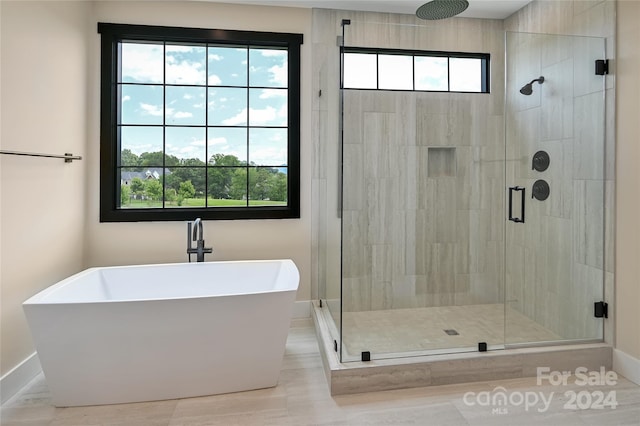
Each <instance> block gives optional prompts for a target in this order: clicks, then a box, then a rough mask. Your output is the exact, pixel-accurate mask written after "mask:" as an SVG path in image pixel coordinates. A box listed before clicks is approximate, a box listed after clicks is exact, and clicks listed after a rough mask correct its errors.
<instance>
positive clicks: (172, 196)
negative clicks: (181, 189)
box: [164, 188, 178, 203]
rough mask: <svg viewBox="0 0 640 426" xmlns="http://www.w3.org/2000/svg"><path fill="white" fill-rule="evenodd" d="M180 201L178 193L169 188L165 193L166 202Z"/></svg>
mask: <svg viewBox="0 0 640 426" xmlns="http://www.w3.org/2000/svg"><path fill="white" fill-rule="evenodd" d="M177 200H178V193H177V192H176V190H175V189H173V188H167V189H165V191H164V201H166V202H169V203H173V202H174V201H177Z"/></svg>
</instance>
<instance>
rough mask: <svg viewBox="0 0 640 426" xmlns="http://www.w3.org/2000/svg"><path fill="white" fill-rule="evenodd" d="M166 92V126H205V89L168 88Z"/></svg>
mask: <svg viewBox="0 0 640 426" xmlns="http://www.w3.org/2000/svg"><path fill="white" fill-rule="evenodd" d="M166 91H167V92H166V97H167V100H166V109H165V112H166V114H167V118H166V124H196V125H201V126H204V125H205V120H206V113H205V109H204V105H205V96H206V89H205V88H204V87H172V86H168V87H167V88H166Z"/></svg>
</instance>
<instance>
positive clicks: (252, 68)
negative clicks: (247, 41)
mask: <svg viewBox="0 0 640 426" xmlns="http://www.w3.org/2000/svg"><path fill="white" fill-rule="evenodd" d="M288 55H289V53H288V52H287V51H286V50H275V49H249V85H250V86H251V87H256V86H257V87H287V81H288Z"/></svg>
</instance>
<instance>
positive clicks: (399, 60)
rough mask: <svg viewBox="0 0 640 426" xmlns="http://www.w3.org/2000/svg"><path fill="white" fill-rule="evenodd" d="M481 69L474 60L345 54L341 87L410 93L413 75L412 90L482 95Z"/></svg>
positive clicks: (478, 61) (479, 63)
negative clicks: (448, 85)
mask: <svg viewBox="0 0 640 426" xmlns="http://www.w3.org/2000/svg"><path fill="white" fill-rule="evenodd" d="M376 56H377V66H376ZM447 67H448V69H447ZM481 67H482V60H480V59H476V58H449V60H448V61H447V58H446V57H436V56H415V57H414V56H411V55H384V54H378V55H376V54H375V53H345V55H344V87H345V88H349V89H376V88H378V89H383V90H413V80H414V72H415V90H429V91H447V90H450V91H452V92H481V91H482V81H481V78H482V72H481ZM448 74H449V78H450V82H451V87H450V88H449V87H447V75H448Z"/></svg>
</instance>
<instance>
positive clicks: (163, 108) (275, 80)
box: [120, 43, 288, 166]
mask: <svg viewBox="0 0 640 426" xmlns="http://www.w3.org/2000/svg"><path fill="white" fill-rule="evenodd" d="M120 46H121V49H122V50H121V52H122V53H121V58H122V63H121V77H120V83H121V84H120V106H121V119H120V123H121V149H123V150H124V149H129V150H131V151H132V152H133V153H134V154H137V155H140V154H142V153H143V152H155V151H162V146H163V130H162V127H161V126H162V125H163V123H164V124H166V125H168V126H171V127H167V128H166V134H165V138H166V139H165V152H166V153H167V154H170V155H174V156H176V157H178V158H185V159H186V158H198V159H200V160H202V161H206V159H207V158H206V157H207V149H208V155H209V157H210V156H211V155H212V154H216V153H222V154H226V155H234V156H236V157H238V158H239V159H240V160H242V161H248V162H253V163H254V164H256V165H264V166H281V165H285V164H286V163H287V129H286V128H282V126H284V127H286V126H287V107H288V105H287V84H288V82H287V73H288V68H287V64H288V56H287V52H286V50H275V49H263V48H238V47H224V46H221V47H214V46H209V47H206V46H203V45H193V46H192V45H170V44H167V45H166V48H165V47H164V46H163V45H162V44H142V43H121V45H120ZM163 83H165V84H167V85H171V86H166V87H163V85H162V84H163ZM172 85H175V86H172ZM226 86H232V87H226ZM234 86H235V87H234ZM139 125H144V126H139ZM173 126H176V127H173ZM188 126H201V127H188ZM209 126H222V127H209ZM277 126H280V127H277ZM265 127H267V128H265ZM270 127H271V128H270ZM247 133H248V134H247ZM247 137H248V140H249V149H247Z"/></svg>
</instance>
